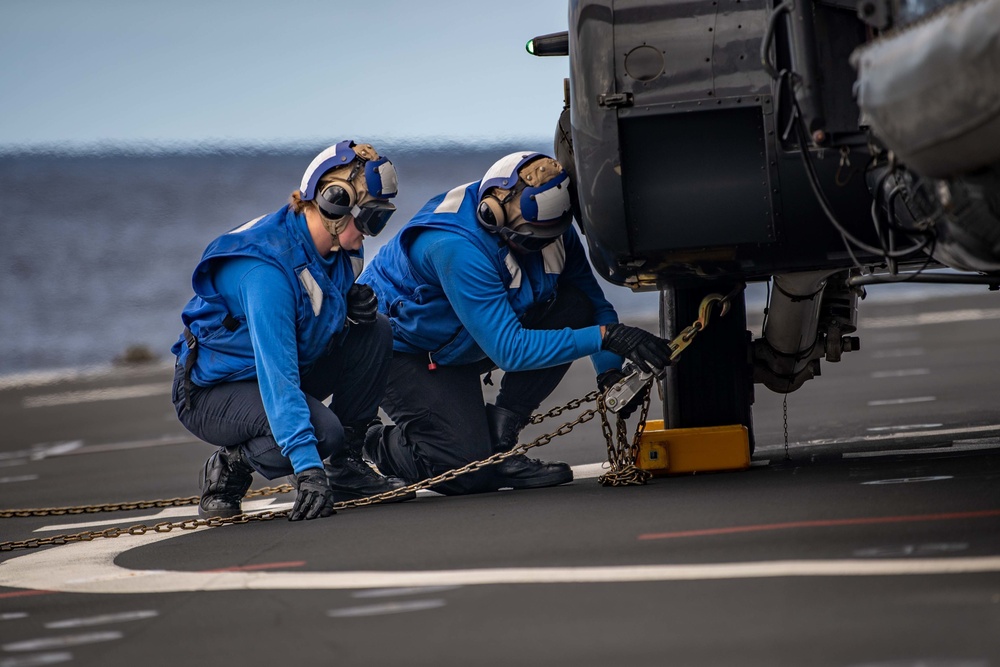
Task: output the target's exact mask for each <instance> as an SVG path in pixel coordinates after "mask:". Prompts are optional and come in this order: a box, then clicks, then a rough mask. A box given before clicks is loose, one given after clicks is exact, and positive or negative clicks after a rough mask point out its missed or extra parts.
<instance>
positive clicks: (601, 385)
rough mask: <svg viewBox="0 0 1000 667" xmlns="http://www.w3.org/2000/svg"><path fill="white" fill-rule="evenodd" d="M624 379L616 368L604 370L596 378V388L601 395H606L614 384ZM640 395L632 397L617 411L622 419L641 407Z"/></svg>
mask: <svg viewBox="0 0 1000 667" xmlns="http://www.w3.org/2000/svg"><path fill="white" fill-rule="evenodd" d="M624 377H625V374H624V373H622V372H621V371H620V370H619V369H617V368H612V369H610V370H606V371H604V372H603V373H601V374H600V375H598V376H597V388H598V389H600V390H601V392H602V393H607V391H608V389H611V387H613V386H615V383H617V382H618V381H619V380H621V379H622V378H624ZM642 394H643V392H639V393H638V394H636V395H635V396H633V397H632V400H631V401H629V402H628V403H626V404H625V407H623V408H622V409H621V410H619V411H618V414H619V415H620V416H621V418H622V419H628V418H629V417H631V416H632V413H634V412H635V409H636V408H638V407H639V406H640V405H642Z"/></svg>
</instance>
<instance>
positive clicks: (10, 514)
mask: <svg viewBox="0 0 1000 667" xmlns="http://www.w3.org/2000/svg"><path fill="white" fill-rule="evenodd" d="M735 293H736V290H734V292H732V293H730V294H728V295H726V296H725V297H723V296H721V295H719V294H709V295H708V296H706V297H705V298H704V299H703V300H702V302H701V306H700V307H699V309H698V319H697V320H695V322H694V323H693V324H691V326H689V327H687V328H685V329H684V330H683V331H681V333H680V334H678V335H677V336H676V337H675V338H673V339H672V340H671V341H670V343H669V345H670V348H671V350H672V354H671V357H670V359H671V360H674V359H676V358H677V357H678V356H679V355H680V354H681V352H683V351H684V349H685V348H687V346H688V345H690V344H691V341H692V340H694V337H695V336H696V335H697V334H698V332H699V331H702V330H703V329H704V328H705V327H706V326H708V318H709V315H710V314H711V310H712V307H713V306H714V305H716V304H719V305H720V309H721V312H720V315H725V314H726V312H727V311H728V309H729V299H730V298H731V297H732V296H733V295H734V294H735ZM653 378H654V375H653V374H652V373H644V372H642V371H639V370H638V369H634V370H633V371H632V372H631V373H630V374H629V375H627V376H626V377H625V378H623V379H622V380H621V381H619V382H618V383H616V384H615V385H613V386H612V387H611V388H610V389H609V390H608V391H607V392H606V393H605V394H602V393H601V392H599V391H592V392H590V393H589V394H587V395H586V396H583V397H582V398H577V399H572V400H570V401H569V402H567V403H566V404H565V405H563V406H560V407H555V408H552V409H551V410H549V411H548V412H545V413H540V414H535V415H532V416H531V418H530V419H529V423H530V424H540V423H541V422H543V421H545V420H546V419H549V418H552V417H558V416H559V415H561V414H562V413H563V412H565V411H567V410H575V409H577V408H579V407H580V406H581V405H583V404H584V403H590V402H593V401H595V400H596V401H597V408H590V409H587V410H584V411H583V412H581V413H580V414H579V415H578V416H577V417H576V419H573V420H572V421H569V422H566V423H565V424H563V425H562V426H560V427H559V428H557V429H556V430H554V431H552V432H551V433H547V434H545V435H542V436H539V437H538V438H536V439H535V440H533V441H531V442H529V443H520V444H518V445H516V446H515V447H513V448H512V449H510V450H509V451H506V452H498V453H496V454H493V455H492V456H489V457H487V458H485V459H482V460H480V461H474V462H472V463H469V464H467V465H465V466H462V467H459V468H455V469H453V470H448V471H446V472H444V473H441V474H440V475H437V476H436V477H431V478H428V479H425V480H422V481H420V482H416V483H414V484H410V485H407V486H404V487H400V488H398V489H393V490H392V491H386V492H384V493H379V494H376V495H373V496H368V497H366V498H359V499H356V500H345V501H340V502H337V503H334V509H336V510H341V509H352V508H355V507H365V506H367V505H375V504H377V503H382V502H385V501H388V500H393V499H395V498H398V497H400V496H404V495H407V494H409V493H411V492H415V491H420V490H422V489H428V488H430V487H432V486H435V485H437V484H440V483H442V482H447V481H450V480H453V479H455V478H457V477H460V476H462V475H465V474H468V473H472V472H475V471H476V470H480V469H482V468H485V467H486V466H490V465H495V464H497V463H500V462H501V461H505V460H506V459H509V458H511V457H514V456H519V455H521V454H524V453H526V452H527V451H528V450H530V449H532V448H534V447H541V446H543V445H547V444H548V443H550V442H552V440H554V439H555V438H557V437H559V436H562V435H566V434H568V433H569V432H570V431H572V430H573V429H574V428H575V427H576V426H578V425H580V424H584V423H586V422H588V421H590V420H591V419H593V418H594V416H595V415H597V414H600V416H601V427H602V431H603V434H604V439H605V441H606V443H607V447H608V463H609V466H610V468H609V470H608V472H607V473H605V474H604V475H601V476H600V477H599V478H598V481H599V482H600V483H601V484H602V485H604V486H624V485H635V484H645V483H646V482H647V481H648V479H649V476H650V474H649V472H648V471H646V470H640V469H638V468H636V467H635V457H636V454H637V453H638V447H639V439H640V437H641V436H642V431H643V428H644V427H645V421H646V415H647V413H648V411H649V402H650V387H651V385H652V382H653ZM640 391H641V392H644V394H643V398H642V406H641V408H640V411H639V421H638V424H637V425H636V431H635V434H634V435H633V437H632V439H631V441H629V439H628V436H627V432H626V422H625V419H623V418H622V417H621V415H620V414H618V411H619V410H621V408H622V407H624V406H625V404H626V403H628V401H630V400H632V398H633V397H634V396H635V395H636V394H637V393H638V392H640ZM609 410H610V411H611V412H614V413H615V414H616V416H617V424H616V430H615V432H614V433H612V431H611V426H610V424H609V421H608V416H607V412H608V411H609ZM293 490H294V487H293V486H292V485H291V484H280V485H278V486H274V487H267V488H262V489H252V490H250V491H249V492H247V494H246V497H247V498H252V497H259V496H270V495H277V494H279V493H288V492H290V491H293ZM199 500H200V497H199V496H188V497H184V498H169V499H163V500H145V501H136V502H131V503H106V504H101V505H82V506H77V507H47V508H37V509H14V510H0V518H4V519H6V518H14V517H29V516H62V515H75V514H92V513H98V512H116V511H130V510H138V509H153V508H163V507H181V506H188V505H197V504H198V502H199ZM290 512H291V510H277V511H270V510H265V511H262V512H255V513H253V514H238V515H236V516H232V517H211V518H208V519H187V520H185V521H164V522H160V523H157V524H154V525H152V526H147V525H144V524H139V525H135V526H131V527H129V528H118V527H115V528H107V529H105V530H98V531H83V532H80V533H74V534H71V535H53V536H51V537H42V538H32V539H28V540H21V541H14V542H0V552H2V551H13V550H14V549H31V548H37V547H42V546H50V545H61V544H71V543H73V542H89V541H91V540H94V539H96V538H100V537H120V536H122V535H144V534H146V533H147V532H154V533H167V532H170V531H171V530H175V529H179V530H194V529H196V528H202V527H205V526H208V527H213V528H214V527H218V526H224V525H227V524H237V523H251V522H254V521H270V520H272V519H280V518H287V517H288V515H289V514H290Z"/></svg>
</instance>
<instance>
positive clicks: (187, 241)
mask: <svg viewBox="0 0 1000 667" xmlns="http://www.w3.org/2000/svg"><path fill="white" fill-rule="evenodd" d="M372 143H373V145H375V147H376V149H377V150H379V151H380V152H381V153H383V154H385V155H387V156H388V157H389V158H390V159H391V160H392V161H393V163H394V164H395V166H396V168H397V171H398V173H399V181H400V191H399V192H400V193H399V196H398V197H397V198H396V199H395V201H394V203H395V204H396V207H397V209H398V210H397V213H396V215H395V216H394V218H393V220H392V221H391V222H390V224H389V227H388V228H387V229H386V231H385V232H383V234H382V235H380V236H379V237H376V238H374V239H369V240H368V241H366V244H365V252H366V255H367V256H368V257H369V258H370V257H373V256H374V254H375V253H376V252H378V249H379V248H380V247H381V245H382V244H383V243H385V241H387V240H388V239H389V238H391V236H392V234H393V233H395V230H396V229H398V228H399V226H400V225H402V224H403V223H404V222H405V221H406V220H408V219H409V218H410V217H412V215H414V214H415V213H416V212H417V211H418V210H419V209H420V207H422V206H423V204H424V203H425V202H426V201H427V200H428V199H430V198H431V197H433V196H435V195H437V194H440V193H441V192H445V191H447V190H449V189H451V188H452V187H454V186H456V185H459V184H462V183H467V182H470V181H473V180H477V179H478V178H480V177H481V175H482V174H483V173H484V172H485V171H486V169H487V168H489V166H490V165H491V164H492V163H493V162H494V161H495V160H496V159H498V158H499V157H501V156H503V155H505V154H507V153H510V152H513V151H516V150H537V151H540V152H546V153H551V151H552V143H551V140H545V139H537V140H511V139H499V140H496V141H494V142H485V141H482V142H463V141H454V140H450V141H434V142H427V141H402V140H398V141H396V142H393V141H385V142H378V141H376V140H372ZM326 145H327V144H325V143H323V142H318V143H313V144H312V145H309V144H308V142H295V143H294V144H281V143H270V144H224V145H222V144H206V143H200V144H198V145H197V146H193V145H188V144H184V145H179V144H159V145H144V146H140V145H123V144H115V145H111V144H106V143H103V144H81V145H76V146H66V145H60V144H45V145H37V144H36V145H33V146H7V147H0V229H2V230H3V232H2V233H3V242H2V243H0V262H2V266H3V268H4V276H3V280H2V281H0V313H2V316H0V337H2V340H3V342H4V346H3V352H2V354H0V376H9V375H11V374H17V373H26V372H39V371H47V370H54V369H72V368H83V367H89V366H94V365H100V364H109V363H113V362H115V361H116V360H122V359H125V358H127V357H129V356H130V355H136V354H138V356H140V357H142V355H143V354H148V355H149V357H150V358H152V359H153V360H160V361H168V360H169V358H170V353H169V348H170V346H171V345H172V344H173V342H174V341H175V340H176V339H177V336H178V335H179V333H180V328H181V322H180V312H181V309H182V308H183V306H184V304H185V303H186V302H187V301H188V299H189V298H190V297H191V294H192V292H191V272H192V270H193V269H194V266H195V264H196V263H197V261H198V259H199V258H200V257H201V253H202V251H203V250H204V248H205V246H206V245H207V244H208V242H209V241H211V240H212V239H213V238H215V237H216V236H218V235H219V234H221V233H223V232H225V231H227V230H229V229H231V228H233V227H235V226H237V225H239V224H241V223H243V222H245V221H247V220H250V219H253V218H255V217H257V216H259V215H262V214H266V213H270V212H272V211H275V210H277V209H278V208H280V207H281V206H282V205H284V204H285V203H286V202H287V200H288V197H289V195H290V193H291V192H292V191H293V190H295V189H296V188H297V186H298V183H299V179H300V178H301V174H302V171H303V170H304V168H305V166H306V165H307V164H308V163H309V161H310V160H311V159H312V157H313V156H314V155H315V154H316V153H317V152H318V151H320V150H322V149H323V148H325V147H326ZM602 286H603V287H604V291H605V294H606V295H607V297H608V299H609V300H610V301H611V302H612V303H613V304H614V305H615V307H616V308H617V309H618V311H619V314H620V316H621V317H622V319H623V320H626V321H630V320H631V321H635V322H643V323H649V322H650V321H655V319H656V317H657V312H658V295H657V294H656V293H655V292H642V293H633V292H631V291H630V290H628V289H627V288H624V287H620V286H617V285H613V284H611V283H607V282H605V281H602ZM893 287H894V288H895V287H897V286H893ZM899 287H903V286H899ZM942 287H945V286H928V285H912V286H906V287H905V289H895V294H896V295H897V298H899V296H898V295H903V298H918V299H919V298H929V297H933V296H934V295H937V294H949V293H955V292H956V290H955V288H954V286H950V289H944V290H942V289H940V288H942ZM879 289H880V290H881V289H882V288H879ZM875 291H876V290H871V292H875ZM959 291H960V290H959ZM765 294H766V287H765V285H764V284H753V285H751V286H750V288H749V289H748V295H747V300H748V309H749V310H753V309H758V310H760V309H762V308H763V306H764V299H765Z"/></svg>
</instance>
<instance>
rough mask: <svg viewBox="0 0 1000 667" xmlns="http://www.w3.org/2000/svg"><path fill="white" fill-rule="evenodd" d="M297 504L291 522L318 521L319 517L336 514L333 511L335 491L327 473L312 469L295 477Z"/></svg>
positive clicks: (320, 469) (290, 516)
mask: <svg viewBox="0 0 1000 667" xmlns="http://www.w3.org/2000/svg"><path fill="white" fill-rule="evenodd" d="M295 488H296V489H298V494H297V495H296V496H295V504H294V505H293V506H292V513H291V514H289V515H288V520H289V521H301V520H302V519H318V518H319V517H326V516H330V515H331V514H336V511H335V510H334V509H333V489H331V488H330V482H328V481H327V479H326V471H324V470H323V469H322V468H310V469H309V470H303V471H302V472H300V473H296V475H295Z"/></svg>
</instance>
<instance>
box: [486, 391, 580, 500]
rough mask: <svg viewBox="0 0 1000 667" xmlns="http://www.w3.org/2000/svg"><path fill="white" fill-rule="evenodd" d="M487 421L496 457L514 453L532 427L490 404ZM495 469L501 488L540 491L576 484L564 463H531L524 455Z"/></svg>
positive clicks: (517, 417) (506, 460) (508, 411)
mask: <svg viewBox="0 0 1000 667" xmlns="http://www.w3.org/2000/svg"><path fill="white" fill-rule="evenodd" d="M486 420H487V421H488V422H489V426H490V438H491V439H492V441H493V451H494V453H496V452H506V451H509V450H511V449H513V448H514V446H515V445H517V437H518V435H520V433H521V429H523V428H524V426H525V424H527V423H528V420H527V419H526V418H524V417H521V416H520V415H518V414H516V413H514V412H511V411H510V410H505V409H504V408H498V407H497V406H495V405H489V404H488V405H487V406H486ZM493 468H494V471H495V475H496V477H497V481H498V483H499V484H498V485H499V487H500V488H506V487H511V488H514V489H538V488H541V487H543V486H557V485H559V484H566V483H567V482H572V481H573V469H572V468H570V467H569V466H568V465H567V464H565V463H563V462H562V461H555V462H552V463H549V462H547V461H539V460H538V459H529V458H528V457H527V456H525V455H524V454H518V455H517V456H512V457H510V458H509V459H505V460H503V461H501V462H500V463H498V464H496V465H495V466H493Z"/></svg>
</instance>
